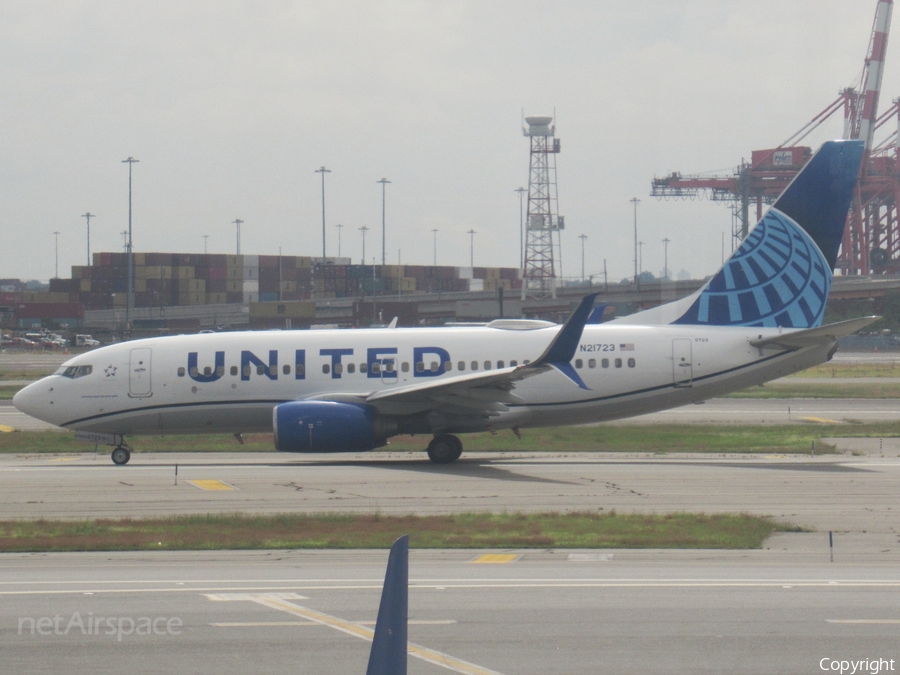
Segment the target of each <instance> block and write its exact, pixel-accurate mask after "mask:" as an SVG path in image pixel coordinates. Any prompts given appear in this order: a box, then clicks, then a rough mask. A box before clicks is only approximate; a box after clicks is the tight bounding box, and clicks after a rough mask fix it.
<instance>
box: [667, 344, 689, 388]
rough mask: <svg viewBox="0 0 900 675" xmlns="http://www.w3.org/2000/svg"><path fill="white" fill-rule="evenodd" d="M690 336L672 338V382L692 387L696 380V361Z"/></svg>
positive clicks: (680, 385)
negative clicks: (692, 352)
mask: <svg viewBox="0 0 900 675" xmlns="http://www.w3.org/2000/svg"><path fill="white" fill-rule="evenodd" d="M691 344H692V341H691V339H690V338H675V339H674V340H672V382H673V383H674V384H675V386H676V387H690V386H691V383H692V382H693V380H694V362H693V358H692V356H691Z"/></svg>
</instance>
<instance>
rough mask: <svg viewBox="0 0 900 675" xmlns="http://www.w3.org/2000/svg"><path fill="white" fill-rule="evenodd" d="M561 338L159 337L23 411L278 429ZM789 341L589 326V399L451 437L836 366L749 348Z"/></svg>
mask: <svg viewBox="0 0 900 675" xmlns="http://www.w3.org/2000/svg"><path fill="white" fill-rule="evenodd" d="M558 330H559V327H557V326H554V327H547V328H540V329H536V330H505V329H500V328H494V327H480V326H479V327H448V328H399V329H371V330H329V331H284V332H280V331H272V332H241V333H220V334H213V335H210V334H206V335H185V336H174V337H164V338H151V339H145V340H136V341H133V342H127V343H121V344H117V345H112V346H108V347H103V348H100V349H96V350H93V351H90V352H87V353H85V354H81V355H78V356H76V357H74V358H72V359H71V360H69V361H68V362H67V363H66V364H64V365H63V366H62V367H61V368H60V369H59V371H57V373H56V374H54V375H51V376H49V377H46V378H44V379H42V380H40V381H38V382H35V383H34V384H31V385H29V386H28V387H26V388H25V389H23V390H22V391H21V392H19V394H17V396H16V398H15V401H14V402H15V405H16V406H17V407H18V408H20V409H21V410H23V411H25V412H27V413H28V414H30V415H32V416H34V417H38V418H40V419H43V420H45V421H48V422H51V423H53V424H57V425H59V426H63V427H66V428H69V429H75V430H83V431H94V432H104V433H113V434H121V435H132V434H175V433H204V432H206V433H222V432H229V433H247V432H260V431H271V429H272V410H273V408H274V407H275V406H276V405H278V404H280V403H284V402H286V401H293V400H297V399H308V398H311V397H322V398H326V397H335V396H339V395H361V396H366V395H369V394H372V393H374V392H377V391H381V390H384V389H388V388H393V387H398V386H404V385H411V384H417V383H424V382H436V381H439V380H440V379H441V378H452V377H457V376H459V375H466V374H471V373H473V372H485V371H490V370H495V369H498V368H503V367H509V366H511V365H522V364H524V363H526V362H529V361H535V360H536V359H537V358H538V357H539V356H540V355H541V353H542V352H543V351H544V349H545V348H546V347H547V345H548V344H550V342H551V341H552V340H553V338H554V337H555V336H556V334H557V331H558ZM779 332H780V329H777V328H776V329H761V328H733V327H727V328H710V327H702V326H673V325H664V326H637V325H617V324H604V325H588V326H586V327H585V328H584V331H583V334H582V337H581V340H580V343H579V345H578V348H577V350H576V354H575V357H574V358H573V359H572V362H571V364H572V367H573V369H574V371H575V373H577V375H578V376H579V377H580V378H581V380H582V382H583V384H584V387H586V388H584V387H581V386H579V385H578V384H577V383H576V382H575V381H574V380H573V379H571V378H570V377H567V376H566V375H565V374H563V373H562V372H559V371H558V370H556V369H548V370H546V371H545V372H541V373H540V374H538V375H535V376H533V377H529V378H526V379H523V380H521V381H519V382H517V383H516V385H515V388H514V390H513V394H514V395H515V397H517V398H516V401H520V402H512V403H509V402H508V403H506V405H505V408H506V409H503V410H501V411H499V412H497V413H496V414H494V415H493V416H491V417H484V416H468V417H467V416H465V415H460V416H457V417H453V418H451V419H450V420H449V422H448V426H447V428H446V429H445V430H446V431H449V432H467V431H480V430H485V429H502V428H511V427H533V426H554V425H567V424H584V423H590V422H597V421H603V420H610V419H616V418H622V417H630V416H633V415H640V414H643V413H647V412H652V411H656V410H662V409H666V408H672V407H676V406H680V405H684V404H686V403H690V402H693V401H701V400H704V399H707V398H709V397H712V396H718V395H721V394H724V393H727V392H730V391H735V390H738V389H743V388H745V387H748V386H752V385H756V384H761V383H763V382H765V381H768V380H771V379H774V378H777V377H782V376H784V375H787V374H790V373H793V372H796V371H799V370H802V369H805V368H808V367H810V366H812V365H815V364H818V363H821V362H823V361H825V360H827V359H828V357H829V353H830V351H831V350H832V349H833V343H830V344H826V345H822V346H817V347H809V348H804V349H800V350H796V351H790V352H789V351H786V350H784V349H780V348H767V349H762V350H761V349H758V348H756V347H753V346H752V345H751V344H750V341H751V340H756V339H758V338H760V337H763V338H765V337H770V336H773V335H777V334H779ZM389 363H390V366H389ZM298 364H299V366H298ZM448 364H449V365H448ZM88 367H89V368H88ZM88 371H89V372H88ZM373 371H377V372H373ZM411 412H414V411H411V410H406V409H404V408H403V406H402V405H400V406H398V407H397V409H396V410H395V411H393V412H392V411H391V410H387V413H388V414H396V415H399V416H402V415H406V414H409V413H411Z"/></svg>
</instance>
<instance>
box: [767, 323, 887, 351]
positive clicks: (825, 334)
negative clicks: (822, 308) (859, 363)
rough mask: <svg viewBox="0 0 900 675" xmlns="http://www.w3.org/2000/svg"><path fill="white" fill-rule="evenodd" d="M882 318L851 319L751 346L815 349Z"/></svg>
mask: <svg viewBox="0 0 900 675" xmlns="http://www.w3.org/2000/svg"><path fill="white" fill-rule="evenodd" d="M880 318H881V317H880V316H864V317H861V318H859V319H850V320H849V321H839V322H838V323H831V324H828V325H827V326H819V327H818V328H809V329H807V330H798V331H792V332H790V333H784V334H782V335H775V336H774V337H769V338H764V339H761V340H751V341H750V344H751V345H753V346H754V347H758V348H760V349H791V350H793V349H802V348H803V347H815V346H817V345H823V344H828V343H829V342H834V341H836V340H838V339H839V338H842V337H846V336H848V335H851V334H853V333H855V332H856V331H858V330H860V329H861V328H865V327H866V326H868V325H869V324H872V323H874V322H876V321H878V319H880Z"/></svg>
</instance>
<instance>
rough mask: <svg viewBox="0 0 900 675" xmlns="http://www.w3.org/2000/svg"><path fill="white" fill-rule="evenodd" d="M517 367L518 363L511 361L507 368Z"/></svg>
mask: <svg viewBox="0 0 900 675" xmlns="http://www.w3.org/2000/svg"><path fill="white" fill-rule="evenodd" d="M518 365H519V362H518V361H516V360H515V359H513V360H512V361H510V362H509V367H510V368H515V367H516V366H518Z"/></svg>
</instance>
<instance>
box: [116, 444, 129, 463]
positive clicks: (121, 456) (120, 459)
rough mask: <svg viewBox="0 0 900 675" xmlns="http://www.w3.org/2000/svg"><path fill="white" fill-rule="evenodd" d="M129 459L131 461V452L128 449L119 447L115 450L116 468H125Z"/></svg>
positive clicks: (122, 446)
mask: <svg viewBox="0 0 900 675" xmlns="http://www.w3.org/2000/svg"><path fill="white" fill-rule="evenodd" d="M129 459H131V450H130V449H129V448H128V447H126V446H124V445H119V446H116V447H115V448H114V449H113V451H112V461H113V464H115V465H116V466H125V465H126V464H128V460H129Z"/></svg>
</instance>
